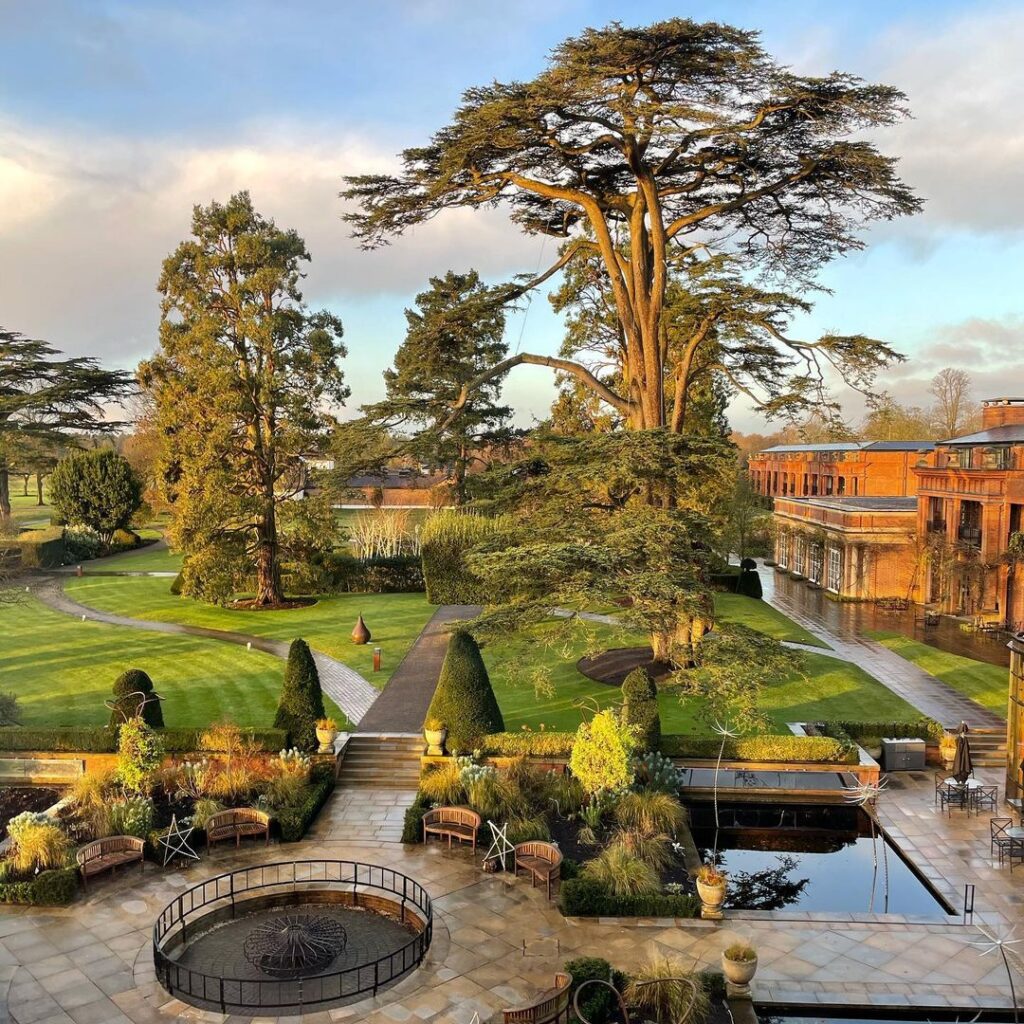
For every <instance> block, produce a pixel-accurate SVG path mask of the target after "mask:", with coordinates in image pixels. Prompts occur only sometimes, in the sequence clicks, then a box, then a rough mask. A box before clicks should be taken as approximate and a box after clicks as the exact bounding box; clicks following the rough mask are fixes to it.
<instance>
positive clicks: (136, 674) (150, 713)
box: [110, 668, 164, 729]
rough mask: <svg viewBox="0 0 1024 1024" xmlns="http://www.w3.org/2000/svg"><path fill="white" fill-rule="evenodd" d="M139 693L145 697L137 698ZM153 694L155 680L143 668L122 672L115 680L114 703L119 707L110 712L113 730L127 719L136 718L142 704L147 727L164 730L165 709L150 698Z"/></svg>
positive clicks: (157, 701) (143, 717)
mask: <svg viewBox="0 0 1024 1024" xmlns="http://www.w3.org/2000/svg"><path fill="white" fill-rule="evenodd" d="M139 693H141V694H144V696H142V697H139V696H137V695H138V694H139ZM152 693H153V680H152V679H150V678H149V676H148V675H147V674H146V673H145V672H143V671H142V669H141V668H130V669H128V670H127V671H126V672H122V673H121V674H120V675H119V676H118V677H117V679H115V680H114V701H115V703H116V705H117V706H116V707H115V708H114V709H113V710H112V711H111V712H110V726H111V728H117V727H119V726H120V725H121V724H122V722H124V721H126V720H127V719H129V718H134V717H135V716H136V715H137V714H138V712H139V705H140V704H141V705H142V720H143V721H144V722H145V723H146V725H148V726H149V727H150V728H151V729H162V728H163V725H164V712H163V708H161V706H160V701H159V700H157V699H155V698H153V697H151V696H150V695H151V694H152ZM143 701H145V703H143Z"/></svg>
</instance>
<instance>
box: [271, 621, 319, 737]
mask: <svg viewBox="0 0 1024 1024" xmlns="http://www.w3.org/2000/svg"><path fill="white" fill-rule="evenodd" d="M325 716H326V711H325V710H324V697H323V692H322V691H321V689H320V674H319V672H317V668H316V662H315V661H314V660H313V655H312V652H311V651H310V649H309V644H307V643H306V641H305V640H299V639H296V640H293V641H292V644H291V647H289V649H288V664H287V666H286V667H285V670H284V685H283V687H282V688H281V700H280V703H279V704H278V707H277V715H276V717H275V718H274V727H275V728H277V729H286V730H287V731H288V734H289V736H290V737H291V742H292V745H293V746H295V747H298V748H299V750H315V749H316V747H317V739H316V723H317V719H319V718H324V717H325Z"/></svg>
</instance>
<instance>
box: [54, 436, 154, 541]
mask: <svg viewBox="0 0 1024 1024" xmlns="http://www.w3.org/2000/svg"><path fill="white" fill-rule="evenodd" d="M50 503H51V504H52V505H53V509H54V511H55V512H56V513H57V515H58V516H60V518H61V519H63V520H64V522H66V523H75V524H80V525H82V526H87V527H88V528H89V529H90V530H92V531H93V532H95V533H96V534H97V535H98V536H99V538H100V542H101V543H102V544H103V546H104V547H109V546H110V542H111V539H112V538H113V536H114V533H115V532H116V531H117V530H125V529H127V528H128V527H129V526H130V525H131V522H132V519H133V517H134V516H135V513H136V512H138V510H139V509H140V508H141V507H142V482H141V481H140V480H139V478H138V477H137V476H136V475H135V471H134V470H133V469H132V467H131V466H130V465H129V464H128V461H127V460H126V459H125V458H123V457H122V456H121V455H118V454H117V452H115V451H114V450H113V449H112V448H99V449H94V450H92V451H79V452H71V453H70V454H69V455H65V456H64V458H63V459H61V460H60V462H58V463H57V467H56V468H55V469H54V471H53V475H52V477H51V479H50Z"/></svg>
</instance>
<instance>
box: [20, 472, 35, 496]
mask: <svg viewBox="0 0 1024 1024" xmlns="http://www.w3.org/2000/svg"><path fill="white" fill-rule="evenodd" d="M31 475H32V474H31V473H22V474H21V496H22V497H23V498H27V497H28V478H29V477H30V476H31Z"/></svg>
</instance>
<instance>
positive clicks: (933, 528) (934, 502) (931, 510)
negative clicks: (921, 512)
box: [927, 498, 946, 533]
mask: <svg viewBox="0 0 1024 1024" xmlns="http://www.w3.org/2000/svg"><path fill="white" fill-rule="evenodd" d="M927 529H928V532H929V533H945V532H946V503H945V501H944V500H943V499H942V498H929V499H928V523H927Z"/></svg>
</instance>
